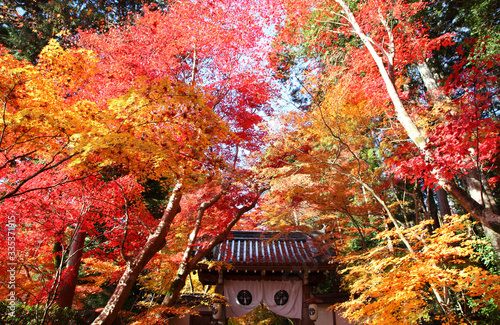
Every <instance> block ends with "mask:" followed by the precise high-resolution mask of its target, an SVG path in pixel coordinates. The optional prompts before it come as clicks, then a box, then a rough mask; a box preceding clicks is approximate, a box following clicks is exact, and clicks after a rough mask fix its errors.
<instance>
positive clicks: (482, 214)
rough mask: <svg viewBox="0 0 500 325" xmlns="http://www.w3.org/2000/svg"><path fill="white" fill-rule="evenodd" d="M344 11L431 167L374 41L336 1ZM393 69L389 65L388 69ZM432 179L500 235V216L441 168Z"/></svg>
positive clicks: (339, 0)
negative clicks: (451, 179) (373, 43)
mask: <svg viewBox="0 0 500 325" xmlns="http://www.w3.org/2000/svg"><path fill="white" fill-rule="evenodd" d="M335 1H336V2H337V3H338V4H339V5H340V6H341V7H342V9H343V11H344V14H345V19H347V21H348V22H349V24H350V25H351V26H352V27H353V30H354V33H355V34H356V35H358V37H359V38H360V39H361V41H362V42H363V44H364V45H365V46H366V48H367V49H368V51H369V52H370V55H371V56H372V58H373V60H374V61H375V64H376V65H377V67H378V70H379V72H380V75H381V76H382V79H383V80H384V83H385V86H386V89H387V93H388V94H389V97H390V98H391V102H392V104H393V105H394V110H395V112H396V118H397V119H398V121H399V122H400V123H401V125H402V126H403V128H404V129H405V131H406V133H407V135H408V136H409V137H410V139H411V140H412V141H413V143H414V144H415V145H416V146H417V148H418V149H419V150H420V152H421V153H422V154H423V155H424V157H425V159H426V161H428V162H429V163H432V161H433V159H432V155H431V152H430V151H429V150H428V149H427V146H426V145H427V143H426V139H425V138H424V136H423V135H422V133H421V132H420V130H419V129H418V128H417V126H416V125H415V123H414V122H413V120H412V119H411V117H410V116H409V115H408V112H407V111H406V108H405V107H404V105H403V102H402V101H401V98H400V97H399V94H398V92H397V90H396V86H395V85H394V81H393V80H391V77H390V73H389V72H388V71H387V70H386V67H385V65H384V61H383V60H382V57H381V56H380V55H379V54H378V53H377V51H376V50H375V48H374V47H373V45H372V43H371V40H370V39H369V37H368V36H367V35H365V34H364V33H363V31H362V30H361V27H360V26H359V24H358V23H357V21H356V18H355V17H354V15H353V13H352V11H351V10H350V9H349V6H348V5H347V4H346V2H345V1H343V0H335ZM391 38H392V35H388V39H391ZM391 67H392V65H390V64H389V68H391ZM431 173H432V175H433V176H434V177H435V178H436V179H437V180H438V185H439V186H441V187H442V188H443V189H444V190H445V191H446V192H448V193H449V194H450V195H452V196H453V197H454V198H455V199H456V200H457V201H458V203H460V204H461V205H462V206H463V207H464V208H465V209H466V210H467V211H468V212H469V213H470V214H471V216H472V217H474V218H475V219H476V220H478V221H479V222H480V223H481V224H483V225H485V226H486V227H488V228H490V229H492V230H493V231H495V232H497V233H500V215H499V214H498V213H496V212H495V211H493V210H492V209H489V208H487V207H485V206H483V205H481V204H479V203H477V202H476V201H475V200H474V199H473V198H471V196H470V195H469V194H468V193H467V192H466V191H464V190H463V189H462V188H460V187H458V186H457V185H456V184H455V183H454V182H453V181H449V180H447V179H445V178H443V177H442V176H441V173H440V170H439V169H438V168H434V169H433V170H432V171H431Z"/></svg>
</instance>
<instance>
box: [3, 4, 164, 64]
mask: <svg viewBox="0 0 500 325" xmlns="http://www.w3.org/2000/svg"><path fill="white" fill-rule="evenodd" d="M144 3H153V4H157V5H159V6H161V7H164V6H166V4H165V2H164V1H138V0H118V1H116V0H112V1H60V0H55V1H38V2H37V1H20V0H8V1H3V2H2V7H1V8H0V15H1V16H0V18H1V19H2V26H0V42H1V43H2V44H3V46H5V47H6V48H8V49H9V50H10V51H11V52H12V54H13V55H14V56H16V57H17V58H24V59H27V60H29V61H31V62H33V63H35V62H36V60H37V58H38V55H39V54H40V52H41V51H42V49H43V48H44V47H45V46H46V45H47V44H48V43H49V40H50V39H52V38H57V37H59V38H60V39H61V40H62V39H64V38H63V37H62V36H61V34H62V33H63V34H64V35H65V36H71V35H75V34H76V33H77V31H78V29H103V30H105V29H107V28H109V27H111V26H114V25H118V24H123V23H124V22H125V21H126V20H127V19H128V18H129V14H130V13H135V12H138V11H140V10H141V9H142V6H143V4H144Z"/></svg>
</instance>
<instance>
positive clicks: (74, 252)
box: [57, 230, 87, 308]
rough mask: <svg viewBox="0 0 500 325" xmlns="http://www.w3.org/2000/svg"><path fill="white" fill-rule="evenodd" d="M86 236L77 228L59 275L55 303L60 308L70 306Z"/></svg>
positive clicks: (85, 233)
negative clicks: (57, 294) (59, 279)
mask: <svg viewBox="0 0 500 325" xmlns="http://www.w3.org/2000/svg"><path fill="white" fill-rule="evenodd" d="M86 236H87V232H85V231H84V230H77V232H76V234H75V237H74V238H73V242H72V243H71V248H70V251H69V258H68V263H67V265H66V268H65V269H64V271H63V273H62V275H61V284H60V287H59V297H58V298H57V305H58V306H59V307H61V308H65V307H68V308H71V305H72V304H73V298H74V296H75V289H76V281H77V280H78V271H79V270H80V263H81V261H82V254H83V246H84V244H85V237H86Z"/></svg>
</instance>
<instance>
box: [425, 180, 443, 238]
mask: <svg viewBox="0 0 500 325" xmlns="http://www.w3.org/2000/svg"><path fill="white" fill-rule="evenodd" d="M427 205H428V206H429V214H430V216H431V218H432V220H433V221H434V224H433V225H432V229H434V230H436V229H438V228H439V227H440V226H441V223H440V221H439V218H438V213H437V206H436V201H434V192H433V191H432V189H431V188H429V187H428V188H427Z"/></svg>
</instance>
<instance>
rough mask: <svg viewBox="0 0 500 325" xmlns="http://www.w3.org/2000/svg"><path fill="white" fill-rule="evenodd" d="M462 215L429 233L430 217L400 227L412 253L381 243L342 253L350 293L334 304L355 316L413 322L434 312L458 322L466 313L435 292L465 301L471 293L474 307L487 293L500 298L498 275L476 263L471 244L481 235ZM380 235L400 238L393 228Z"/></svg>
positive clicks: (362, 319) (383, 321) (395, 240)
mask: <svg viewBox="0 0 500 325" xmlns="http://www.w3.org/2000/svg"><path fill="white" fill-rule="evenodd" d="M466 220H467V216H463V217H459V216H452V217H451V220H450V222H449V223H447V224H445V225H444V226H442V227H441V228H439V229H437V230H436V231H435V232H434V233H433V234H429V233H428V228H427V226H428V224H429V222H425V223H422V224H420V225H417V226H415V227H411V228H408V229H405V230H403V235H404V236H405V237H406V238H407V239H408V241H409V242H410V243H411V245H412V248H413V251H414V253H413V254H412V253H409V252H408V251H407V250H405V249H396V250H395V251H393V252H391V250H390V249H389V248H388V246H384V243H382V245H381V246H378V247H375V248H373V249H371V250H369V251H368V252H365V253H362V254H359V255H351V256H347V257H345V258H344V259H343V262H344V263H345V265H346V266H347V267H346V269H345V270H344V273H345V274H346V278H345V282H346V286H347V287H348V288H349V290H350V293H351V299H350V300H349V301H347V302H345V303H342V304H340V305H339V306H338V308H341V309H345V312H344V316H346V317H347V318H349V319H351V320H353V321H358V322H367V323H373V324H417V323H419V322H420V321H422V320H429V319H430V317H431V315H436V313H437V315H438V317H440V318H441V320H444V321H446V322H450V324H451V323H453V324H456V323H455V322H459V321H462V320H465V319H466V316H464V315H460V314H458V315H457V314H456V313H452V312H451V310H452V309H453V308H452V307H453V306H451V305H450V300H449V299H448V300H447V299H443V301H441V302H439V297H441V298H443V297H445V296H450V295H452V296H453V297H454V299H456V300H457V301H458V303H459V304H463V305H465V304H466V303H467V302H466V297H469V298H474V299H476V301H477V302H479V304H477V305H474V306H469V307H470V308H474V309H475V310H477V309H479V308H481V307H483V306H484V304H483V303H481V302H485V301H489V300H490V299H491V300H492V301H494V302H495V303H496V304H499V303H500V276H499V275H495V274H491V273H489V272H488V271H486V270H484V269H482V268H480V267H479V266H477V265H476V264H475V260H476V257H477V254H476V253H475V252H474V248H473V245H474V244H477V243H479V241H478V240H477V239H475V238H473V237H472V235H470V234H469V232H468V231H467V227H468V223H467V221H466ZM378 237H379V238H388V237H390V238H391V239H392V240H393V244H394V245H396V244H397V243H398V241H399V238H398V235H397V233H396V231H395V230H389V231H385V232H382V233H380V235H379V236H378ZM438 296H439V297H438ZM430 302H434V303H435V304H434V305H432V304H431V303H430ZM435 306H441V308H439V307H435ZM462 307H463V306H462ZM432 308H434V309H432Z"/></svg>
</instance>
